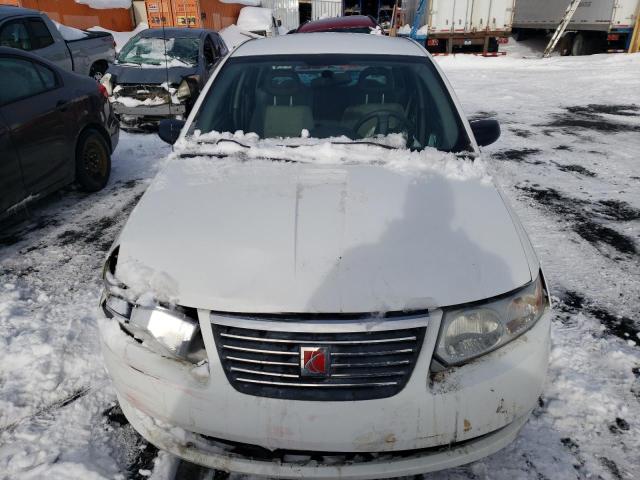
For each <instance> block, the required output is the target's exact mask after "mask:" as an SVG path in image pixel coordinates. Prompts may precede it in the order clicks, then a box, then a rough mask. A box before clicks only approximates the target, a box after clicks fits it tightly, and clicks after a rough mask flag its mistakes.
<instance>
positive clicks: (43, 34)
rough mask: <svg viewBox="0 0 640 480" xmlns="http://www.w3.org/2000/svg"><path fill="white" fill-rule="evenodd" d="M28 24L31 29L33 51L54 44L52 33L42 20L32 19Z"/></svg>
mask: <svg viewBox="0 0 640 480" xmlns="http://www.w3.org/2000/svg"><path fill="white" fill-rule="evenodd" d="M28 23H29V28H30V29H31V48H32V49H33V50H37V49H39V48H45V47H48V46H49V45H51V44H52V43H53V37H52V36H51V32H49V29H48V28H47V26H46V25H45V23H44V22H43V21H42V20H41V19H39V18H30V19H29V20H28Z"/></svg>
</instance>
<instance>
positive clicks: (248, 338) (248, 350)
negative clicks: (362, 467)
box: [212, 324, 425, 401]
mask: <svg viewBox="0 0 640 480" xmlns="http://www.w3.org/2000/svg"><path fill="white" fill-rule="evenodd" d="M212 327H213V333H214V337H215V341H216V346H217V349H218V354H219V355H220V360H221V363H222V366H223V368H224V371H225V373H226V375H227V378H228V379H229V382H230V383H231V385H233V387H234V388H235V389H236V390H238V391H240V392H243V393H246V394H249V395H256V396H260V397H270V398H286V399H296V400H332V401H340V400H342V401H346V400H368V399H374V398H385V397H390V396H392V395H395V394H397V393H398V392H400V391H401V390H402V388H404V386H405V385H406V383H407V381H408V380H409V377H410V376H411V372H412V371H413V367H414V365H415V363H416V360H417V358H418V354H419V353H420V347H421V346H422V341H423V339H424V332H425V328H424V327H415V328H405V329H402V330H385V331H361V332H340V333H311V332H295V333H293V332H284V331H272V330H259V329H247V328H238V327H232V326H227V325H220V324H213V325H212ZM303 347H327V348H328V349H329V351H330V353H329V357H330V361H329V362H328V363H329V366H328V369H327V375H326V376H320V377H316V376H313V377H309V376H303V374H302V367H301V349H302V348H303Z"/></svg>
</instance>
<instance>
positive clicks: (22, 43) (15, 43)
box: [0, 20, 32, 50]
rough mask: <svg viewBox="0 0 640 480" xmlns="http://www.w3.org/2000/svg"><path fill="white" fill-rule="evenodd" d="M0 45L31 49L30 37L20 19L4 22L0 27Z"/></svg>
mask: <svg viewBox="0 0 640 480" xmlns="http://www.w3.org/2000/svg"><path fill="white" fill-rule="evenodd" d="M0 46H2V47H11V48H18V49H20V50H31V49H32V45H31V38H30V37H29V32H28V31H27V27H26V26H25V24H24V22H23V21H22V20H14V21H12V22H8V23H5V24H4V25H3V26H2V28H0Z"/></svg>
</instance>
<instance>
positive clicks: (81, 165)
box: [76, 129, 111, 192]
mask: <svg viewBox="0 0 640 480" xmlns="http://www.w3.org/2000/svg"><path fill="white" fill-rule="evenodd" d="M110 173H111V154H110V152H109V146H108V145H107V142H106V141H105V139H104V137H103V136H102V135H101V134H100V132H98V131H97V130H94V129H88V130H86V131H84V132H83V133H82V135H80V138H79V139H78V144H77V146H76V181H77V182H78V184H79V185H80V187H81V188H82V189H83V190H86V191H87V192H96V191H98V190H101V189H102V188H104V186H105V185H106V184H107V182H108V181H109V174H110Z"/></svg>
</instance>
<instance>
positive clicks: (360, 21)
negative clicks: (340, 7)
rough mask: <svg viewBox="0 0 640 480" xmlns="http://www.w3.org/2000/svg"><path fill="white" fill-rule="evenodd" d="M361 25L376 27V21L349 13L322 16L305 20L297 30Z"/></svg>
mask: <svg viewBox="0 0 640 480" xmlns="http://www.w3.org/2000/svg"><path fill="white" fill-rule="evenodd" d="M362 27H372V28H375V27H376V22H375V20H373V18H371V17H369V16H367V15H349V16H346V17H337V18H322V19H320V20H314V21H311V22H307V23H305V24H304V25H300V28H298V32H300V33H309V32H322V31H327V30H331V29H333V28H362Z"/></svg>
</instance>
